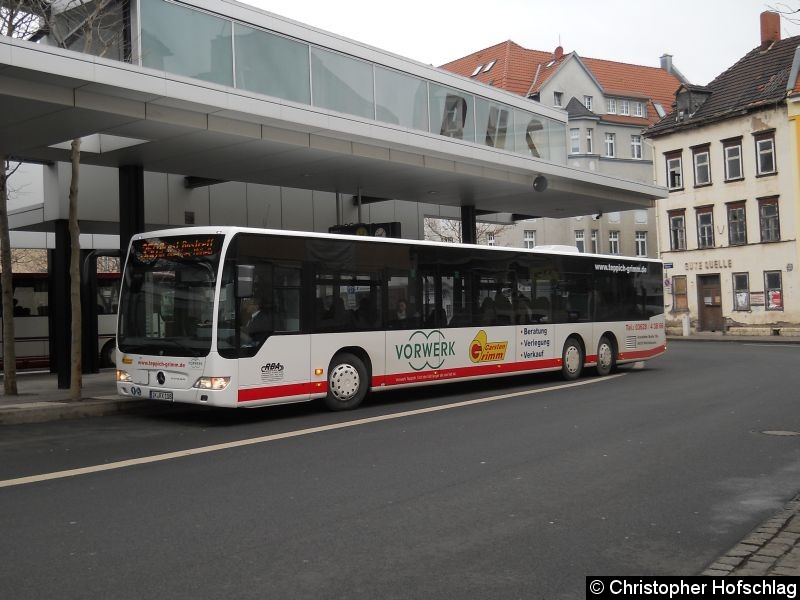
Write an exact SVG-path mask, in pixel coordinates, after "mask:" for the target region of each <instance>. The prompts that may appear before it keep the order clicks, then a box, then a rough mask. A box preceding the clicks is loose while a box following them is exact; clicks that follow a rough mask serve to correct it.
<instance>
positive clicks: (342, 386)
mask: <svg viewBox="0 0 800 600" xmlns="http://www.w3.org/2000/svg"><path fill="white" fill-rule="evenodd" d="M360 385H361V378H360V377H359V376H358V370H357V369H356V368H355V367H354V366H353V365H336V366H335V367H334V368H333V371H332V372H331V377H330V389H331V393H332V394H333V395H334V396H335V397H336V399H337V400H342V401H345V400H350V398H352V397H353V396H355V395H356V394H357V393H358V388H359V386H360Z"/></svg>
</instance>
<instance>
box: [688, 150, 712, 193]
mask: <svg viewBox="0 0 800 600" xmlns="http://www.w3.org/2000/svg"><path fill="white" fill-rule="evenodd" d="M692 156H693V158H694V185H695V186H700V185H710V184H711V159H710V157H709V154H708V146H704V147H702V148H697V149H695V150H693V151H692Z"/></svg>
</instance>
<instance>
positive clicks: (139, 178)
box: [119, 165, 144, 262]
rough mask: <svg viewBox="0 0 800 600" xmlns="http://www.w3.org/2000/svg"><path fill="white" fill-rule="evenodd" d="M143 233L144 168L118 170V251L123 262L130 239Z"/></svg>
mask: <svg viewBox="0 0 800 600" xmlns="http://www.w3.org/2000/svg"><path fill="white" fill-rule="evenodd" d="M143 231H144V168H142V167H140V166H137V165H127V166H124V167H120V168H119V251H120V256H121V257H123V259H122V260H123V262H124V260H125V258H124V257H125V255H126V254H127V252H128V244H129V242H130V241H131V238H132V237H133V236H134V235H135V234H137V233H141V232H143Z"/></svg>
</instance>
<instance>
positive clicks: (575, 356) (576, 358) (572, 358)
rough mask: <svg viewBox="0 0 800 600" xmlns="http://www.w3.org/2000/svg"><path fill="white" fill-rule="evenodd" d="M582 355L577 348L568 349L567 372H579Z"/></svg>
mask: <svg viewBox="0 0 800 600" xmlns="http://www.w3.org/2000/svg"><path fill="white" fill-rule="evenodd" d="M580 354H581V353H580V352H579V351H578V349H577V348H576V347H575V346H570V347H569V348H567V351H566V352H564V363H565V364H566V365H567V370H568V371H569V372H570V373H574V372H575V371H577V370H578V366H579V365H578V364H579V362H580Z"/></svg>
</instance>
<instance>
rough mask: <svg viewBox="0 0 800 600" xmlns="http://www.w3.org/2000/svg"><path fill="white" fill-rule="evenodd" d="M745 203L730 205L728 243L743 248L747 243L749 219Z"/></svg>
mask: <svg viewBox="0 0 800 600" xmlns="http://www.w3.org/2000/svg"><path fill="white" fill-rule="evenodd" d="M744 208H745V204H744V202H736V203H731V204H729V205H728V243H729V244H730V245H731V246H741V245H743V244H746V243H747V217H746V215H745V210H744Z"/></svg>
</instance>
